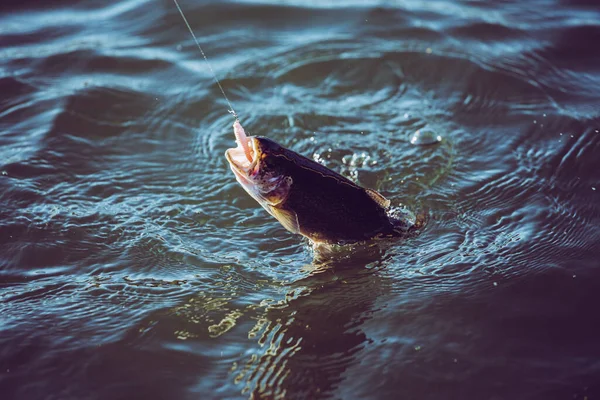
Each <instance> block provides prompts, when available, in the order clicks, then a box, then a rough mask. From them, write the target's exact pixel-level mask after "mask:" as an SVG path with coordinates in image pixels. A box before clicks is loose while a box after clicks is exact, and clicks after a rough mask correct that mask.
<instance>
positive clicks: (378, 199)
mask: <svg viewBox="0 0 600 400" xmlns="http://www.w3.org/2000/svg"><path fill="white" fill-rule="evenodd" d="M365 190H366V191H367V194H368V195H369V197H370V198H372V199H373V201H375V203H377V204H379V205H380V206H381V207H383V208H389V206H390V204H391V203H392V202H391V201H389V200H388V199H386V198H385V197H383V195H382V194H381V193H379V192H376V191H374V190H371V189H365Z"/></svg>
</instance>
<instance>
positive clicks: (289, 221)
mask: <svg viewBox="0 0 600 400" xmlns="http://www.w3.org/2000/svg"><path fill="white" fill-rule="evenodd" d="M233 131H234V135H235V137H236V143H237V147H235V148H230V149H227V151H226V152H225V158H226V159H227V162H228V163H229V166H230V168H231V171H233V174H234V175H235V178H236V180H237V181H238V183H239V184H240V185H241V186H242V188H243V189H244V190H245V191H246V192H247V193H248V194H249V195H250V196H251V197H252V198H254V200H256V201H257V202H258V203H259V204H260V205H261V206H262V207H263V208H264V209H265V210H266V211H267V212H268V213H269V214H271V215H272V216H273V217H275V218H276V219H277V220H278V221H279V222H280V223H281V225H283V227H284V228H285V229H287V230H288V231H290V232H292V233H295V234H300V235H302V236H304V237H306V238H308V239H309V240H310V241H311V242H313V243H314V244H335V245H344V244H349V243H356V242H363V241H367V240H371V239H375V238H392V237H399V236H406V235H408V234H410V233H414V232H415V231H417V230H418V229H419V228H421V227H422V225H423V221H421V219H419V218H415V217H414V215H413V214H412V213H410V212H408V211H407V210H402V209H400V208H393V207H391V202H390V200H388V199H386V198H385V197H384V196H383V195H381V194H380V193H379V192H377V191H375V190H373V189H368V188H363V187H362V186H360V185H357V184H356V183H354V182H352V181H351V180H349V179H348V178H346V177H344V176H342V175H340V174H339V173H337V172H335V171H332V170H331V169H329V168H327V167H325V166H324V165H321V164H319V163H317V162H315V161H313V160H311V159H309V158H307V157H305V156H303V155H301V154H298V153H296V152H294V151H292V150H290V149H287V148H285V147H284V146H282V145H280V144H278V143H277V142H275V141H273V140H271V139H268V138H266V137H262V136H247V135H246V132H245V131H244V128H243V127H242V125H241V124H240V122H239V120H237V119H236V121H235V122H234V124H233Z"/></svg>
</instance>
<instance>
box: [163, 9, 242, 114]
mask: <svg viewBox="0 0 600 400" xmlns="http://www.w3.org/2000/svg"><path fill="white" fill-rule="evenodd" d="M173 2H174V3H175V5H176V6H177V10H179V14H181V18H183V22H185V25H186V26H187V28H188V30H189V31H190V33H191V34H192V37H193V38H194V42H196V46H198V50H200V53H201V54H202V57H204V61H206V65H208V69H210V72H211V73H212V76H213V78H214V79H215V82H216V83H217V85H219V89H221V93H223V97H224V98H225V101H227V104H229V108H230V110H229V113H230V114H232V115H233V117H234V118H235V119H236V121H237V119H238V116H237V113H236V112H235V110H234V109H233V106H232V105H231V102H230V101H229V99H228V98H227V95H226V94H225V90H223V86H221V82H219V79H218V78H217V74H215V71H214V70H213V69H212V67H211V65H210V63H209V62H208V58H206V54H204V51H203V50H202V47H200V42H198V39H197V38H196V35H194V31H193V30H192V27H191V26H190V23H189V22H188V20H187V18H186V17H185V15H184V14H183V10H182V9H181V7H180V6H179V3H178V2H177V0H173Z"/></svg>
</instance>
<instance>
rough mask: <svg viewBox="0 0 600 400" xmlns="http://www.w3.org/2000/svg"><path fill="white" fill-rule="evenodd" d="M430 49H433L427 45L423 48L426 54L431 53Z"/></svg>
mask: <svg viewBox="0 0 600 400" xmlns="http://www.w3.org/2000/svg"><path fill="white" fill-rule="evenodd" d="M432 51H433V50H431V47H428V48H427V49H426V50H425V53H427V54H431V52H432Z"/></svg>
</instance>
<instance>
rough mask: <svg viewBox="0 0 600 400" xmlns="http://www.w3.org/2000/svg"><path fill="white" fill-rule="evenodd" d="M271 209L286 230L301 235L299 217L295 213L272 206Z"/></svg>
mask: <svg viewBox="0 0 600 400" xmlns="http://www.w3.org/2000/svg"><path fill="white" fill-rule="evenodd" d="M269 209H270V213H271V215H272V216H274V217H275V218H277V220H278V221H279V222H280V223H281V225H283V227H284V228H285V229H287V230H288V231H290V232H292V233H300V224H299V223H298V216H297V215H296V213H295V212H293V211H288V210H282V209H281V208H277V207H271V206H269Z"/></svg>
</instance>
